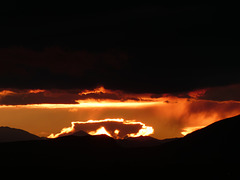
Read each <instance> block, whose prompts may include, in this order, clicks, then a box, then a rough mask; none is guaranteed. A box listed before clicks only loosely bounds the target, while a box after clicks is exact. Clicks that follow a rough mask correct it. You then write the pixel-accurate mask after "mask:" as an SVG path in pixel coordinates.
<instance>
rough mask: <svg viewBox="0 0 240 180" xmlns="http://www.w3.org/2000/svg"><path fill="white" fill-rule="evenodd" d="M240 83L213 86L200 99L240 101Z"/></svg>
mask: <svg viewBox="0 0 240 180" xmlns="http://www.w3.org/2000/svg"><path fill="white" fill-rule="evenodd" d="M239 92H240V84H234V85H228V86H220V87H212V88H208V89H206V92H205V93H204V94H203V95H202V96H200V97H199V98H200V99H205V100H213V101H231V100H232V101H240V93H239Z"/></svg>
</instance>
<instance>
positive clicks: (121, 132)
mask: <svg viewBox="0 0 240 180" xmlns="http://www.w3.org/2000/svg"><path fill="white" fill-rule="evenodd" d="M71 124H72V126H71V127H67V128H63V129H62V130H61V132H60V133H57V134H55V135H54V134H51V135H49V136H48V138H56V137H61V136H66V135H72V134H74V133H76V132H78V131H80V130H83V131H85V132H87V133H89V134H91V135H99V134H105V135H108V136H110V137H114V138H117V139H119V138H124V137H138V136H148V135H151V134H153V132H154V129H153V128H152V127H151V126H146V125H145V124H144V123H142V122H136V121H134V120H124V119H104V120H88V121H86V122H80V121H77V122H72V123H71Z"/></svg>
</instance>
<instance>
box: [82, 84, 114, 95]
mask: <svg viewBox="0 0 240 180" xmlns="http://www.w3.org/2000/svg"><path fill="white" fill-rule="evenodd" d="M108 92H112V91H110V90H107V89H105V88H104V87H103V86H100V87H98V88H95V89H94V90H84V91H82V92H80V93H78V94H79V95H87V94H100V93H108Z"/></svg>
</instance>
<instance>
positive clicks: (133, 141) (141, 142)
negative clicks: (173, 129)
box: [117, 136, 177, 148]
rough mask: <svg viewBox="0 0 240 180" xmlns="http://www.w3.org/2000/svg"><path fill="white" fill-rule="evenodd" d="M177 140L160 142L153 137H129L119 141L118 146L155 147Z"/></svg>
mask: <svg viewBox="0 0 240 180" xmlns="http://www.w3.org/2000/svg"><path fill="white" fill-rule="evenodd" d="M176 139H177V138H171V139H163V140H159V139H156V138H153V137H151V136H139V137H127V138H124V139H118V140H117V141H118V144H119V145H120V146H122V147H128V148H133V147H135V148H136V147H154V146H158V145H161V144H163V143H166V142H170V141H173V140H176Z"/></svg>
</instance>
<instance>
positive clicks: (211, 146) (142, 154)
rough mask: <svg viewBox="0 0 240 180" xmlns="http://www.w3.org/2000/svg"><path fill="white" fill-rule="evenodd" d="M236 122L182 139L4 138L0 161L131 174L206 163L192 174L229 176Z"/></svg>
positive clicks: (238, 156)
mask: <svg viewBox="0 0 240 180" xmlns="http://www.w3.org/2000/svg"><path fill="white" fill-rule="evenodd" d="M239 125H240V116H235V117H232V118H228V119H224V120H221V121H218V122H215V123H213V124H211V125H209V126H207V127H205V128H202V129H199V130H197V131H195V132H192V133H191V134H188V135H186V136H185V137H183V138H177V139H168V140H157V139H154V138H152V137H138V138H126V139H113V138H111V137H109V136H107V135H96V136H92V135H85V133H84V132H79V133H77V135H79V134H80V135H82V134H84V136H77V135H70V136H64V137H59V138H55V139H47V140H41V141H18V142H2V143H0V154H4V156H2V157H1V165H2V166H3V165H4V166H17V167H20V166H25V167H27V166H44V167H54V168H61V169H62V168H88V169H91V170H93V169H95V170H96V169H97V170H98V169H105V170H106V169H110V168H113V169H115V170H119V169H120V170H121V172H122V170H123V169H126V170H127V169H131V172H143V171H146V170H147V169H148V170H150V171H149V172H152V171H153V169H154V168H156V169H157V171H156V172H158V171H159V169H162V168H165V170H163V169H162V171H161V173H163V172H164V173H168V175H169V174H172V172H176V171H178V172H180V173H183V172H185V173H187V174H188V173H189V172H190V168H192V167H198V166H199V165H201V164H204V165H201V169H198V168H196V169H195V171H192V170H191V172H195V173H196V174H198V173H199V172H198V170H201V171H200V173H204V172H207V173H209V171H211V172H212V171H213V168H215V167H217V171H214V173H215V172H217V173H218V174H221V173H226V174H227V175H228V174H229V172H230V173H231V172H232V171H233V169H234V168H232V166H229V164H235V163H238V162H240V161H239V160H240V154H239V152H240V147H239V138H240V134H239ZM5 128H6V127H5ZM1 129H4V128H3V127H2V128H1ZM8 129H11V128H8ZM20 132H25V131H22V130H20ZM1 137H2V136H1ZM34 137H35V136H34ZM5 139H6V138H5ZM181 167H182V168H184V169H181ZM230 167H231V168H230ZM133 168H137V171H133ZM168 168H169V169H168ZM206 168H208V169H206ZM166 169H167V170H168V171H166ZM179 169H181V171H180V170H179ZM205 170H206V171H205ZM188 171H189V172H188ZM126 172H129V171H126ZM174 175H175V174H174ZM214 175H215V174H214ZM214 177H215V176H214Z"/></svg>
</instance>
